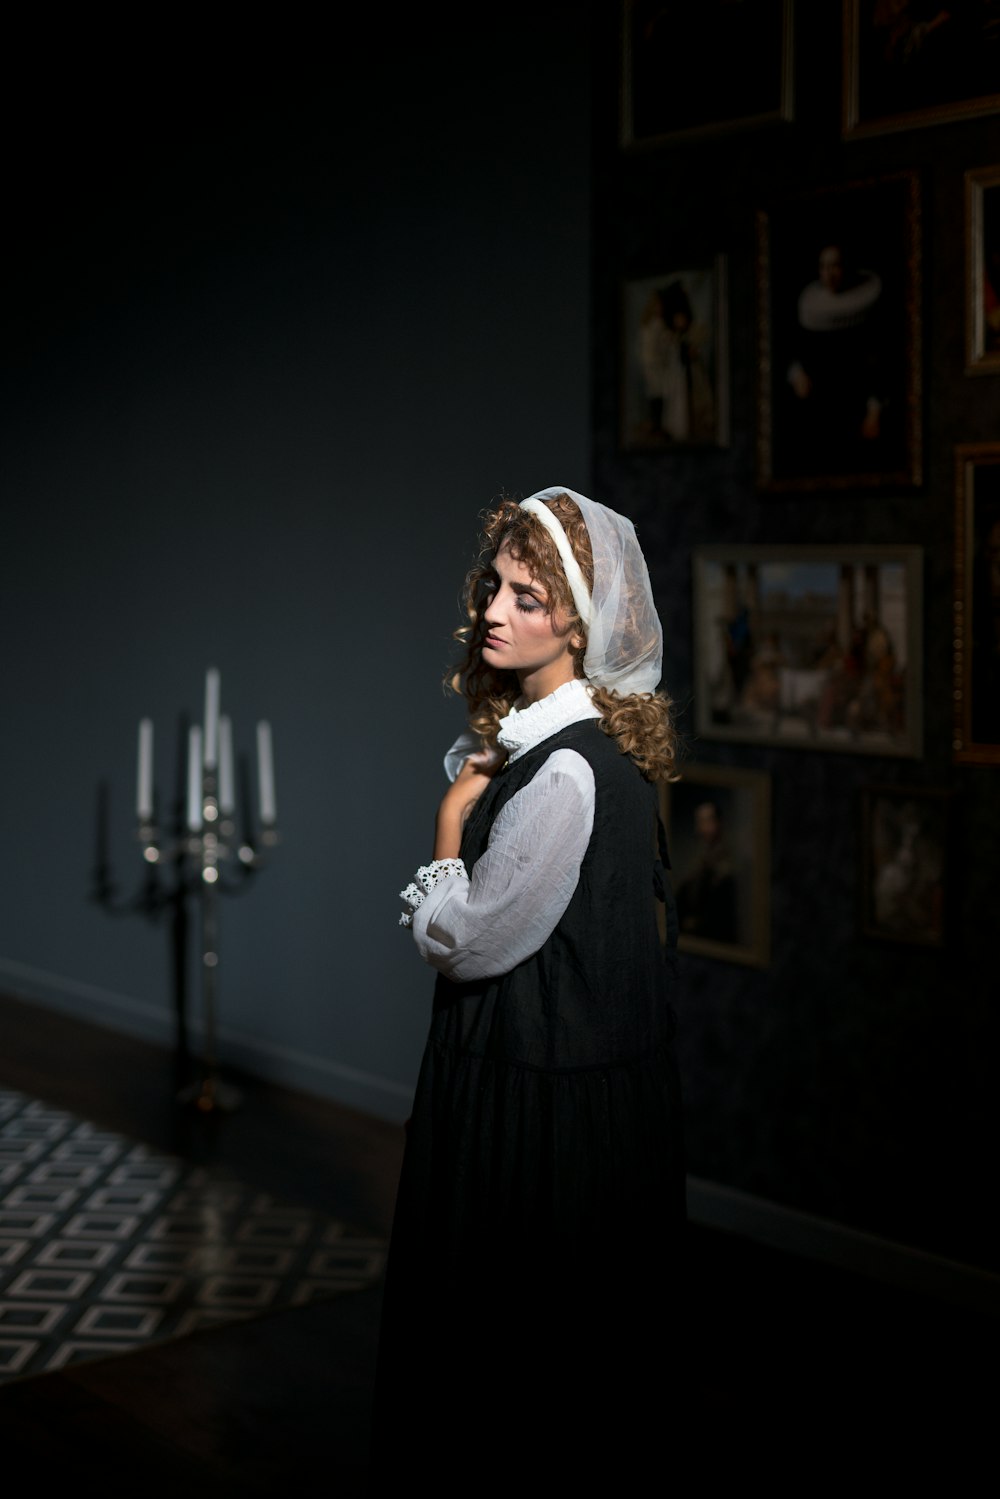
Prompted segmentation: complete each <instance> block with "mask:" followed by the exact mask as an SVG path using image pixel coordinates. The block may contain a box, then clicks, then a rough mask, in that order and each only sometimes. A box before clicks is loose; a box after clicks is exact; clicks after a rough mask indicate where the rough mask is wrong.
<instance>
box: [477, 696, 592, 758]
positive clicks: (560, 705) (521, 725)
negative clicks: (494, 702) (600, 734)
mask: <svg viewBox="0 0 1000 1499" xmlns="http://www.w3.org/2000/svg"><path fill="white" fill-rule="evenodd" d="M520 701H521V700H520V698H519V699H518V702H520ZM600 716H601V715H600V712H599V711H598V709H597V708H595V707H594V704H593V702H592V701H591V696H590V687H589V685H588V683H586V682H584V681H583V680H582V678H580V677H573V679H572V680H571V681H569V682H564V683H563V684H562V686H561V687H557V688H556V690H555V692H550V693H549V695H548V697H543V698H540V699H539V700H538V702H537V703H528V704H527V705H526V706H525V707H520V708H519V707H518V704H517V703H515V704H514V706H513V708H511V710H510V712H509V713H508V714H507V717H506V718H501V720H500V731H499V733H498V734H497V743H498V744H502V745H503V747H504V749H506V750H508V751H509V756H508V758H509V759H510V760H511V761H514V760H517V759H519V758H520V756H521V755H523V754H526V753H527V751H528V750H530V749H534V747H535V745H536V744H541V742H542V740H543V739H548V738H549V737H550V735H552V734H558V732H559V730H560V729H565V728H567V727H568V726H569V725H570V724H571V723H581V722H582V721H583V720H584V719H586V718H600Z"/></svg>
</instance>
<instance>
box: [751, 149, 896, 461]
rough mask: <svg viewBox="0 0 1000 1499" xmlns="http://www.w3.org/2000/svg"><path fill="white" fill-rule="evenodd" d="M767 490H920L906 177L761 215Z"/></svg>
mask: <svg viewBox="0 0 1000 1499" xmlns="http://www.w3.org/2000/svg"><path fill="white" fill-rule="evenodd" d="M757 316H758V324H757V326H758V340H759V351H758V352H759V374H758V388H757V390H758V429H757V478H758V483H759V485H760V486H761V487H762V488H763V489H770V490H790V489H798V490H816V489H838V488H846V487H851V486H865V487H869V486H886V485H892V486H893V487H896V488H900V487H911V486H914V485H916V484H919V483H920V479H921V369H920V357H921V355H920V345H921V338H920V332H921V330H920V189H919V181H918V179H917V176H916V174H915V173H913V172H899V173H895V174H892V175H889V176H885V177H878V178H871V179H868V180H867V181H864V182H854V183H849V184H845V185H843V186H839V187H834V188H823V189H818V190H816V191H812V192H806V193H799V194H795V195H794V196H792V197H789V198H786V199H784V200H783V201H780V202H776V203H773V204H772V205H771V206H770V207H769V208H767V209H766V210H761V211H760V212H759V213H758V215H757Z"/></svg>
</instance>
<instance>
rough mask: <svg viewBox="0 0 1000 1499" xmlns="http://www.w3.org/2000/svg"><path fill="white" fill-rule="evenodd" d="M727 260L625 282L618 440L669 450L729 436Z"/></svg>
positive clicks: (629, 446)
mask: <svg viewBox="0 0 1000 1499" xmlns="http://www.w3.org/2000/svg"><path fill="white" fill-rule="evenodd" d="M725 297H726V292H725V258H724V257H721V256H720V257H718V258H717V259H716V260H715V262H714V263H712V264H710V265H706V266H700V267H697V268H695V269H693V270H691V269H689V270H671V269H666V270H664V271H663V272H661V273H660V274H659V275H652V276H640V277H634V278H632V279H630V280H627V281H626V282H625V285H624V291H623V307H622V371H621V444H622V448H623V449H624V450H625V451H627V452H644V451H645V452H664V451H668V450H670V449H671V448H679V447H697V446H699V445H713V444H714V445H717V446H724V445H725V444H726V443H727V442H728V440H729V389H728V371H727V367H726V366H727V358H726V345H727V338H726V302H725Z"/></svg>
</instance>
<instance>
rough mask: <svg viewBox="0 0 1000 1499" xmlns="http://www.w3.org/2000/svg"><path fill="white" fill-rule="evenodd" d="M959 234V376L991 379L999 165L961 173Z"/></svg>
mask: <svg viewBox="0 0 1000 1499" xmlns="http://www.w3.org/2000/svg"><path fill="white" fill-rule="evenodd" d="M997 29H998V30H1000V17H998V20H997ZM965 236H966V258H965V266H966V271H965V349H966V354H965V372H966V374H967V375H995V374H997V373H1000V166H995V167H982V168H981V169H979V170H978V171H973V172H966V174H965Z"/></svg>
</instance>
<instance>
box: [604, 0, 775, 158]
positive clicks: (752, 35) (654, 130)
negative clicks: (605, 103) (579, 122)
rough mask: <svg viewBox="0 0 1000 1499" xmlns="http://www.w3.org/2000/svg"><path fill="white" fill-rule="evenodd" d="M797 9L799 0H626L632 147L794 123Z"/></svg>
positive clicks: (625, 122) (625, 120) (625, 119)
mask: <svg viewBox="0 0 1000 1499" xmlns="http://www.w3.org/2000/svg"><path fill="white" fill-rule="evenodd" d="M792 16H793V3H792V0H698V4H697V5H692V4H691V3H690V0H622V6H621V44H620V45H621V144H622V146H624V147H626V148H629V149H636V148H638V147H655V146H660V145H663V144H665V143H667V142H670V141H676V140H679V139H684V138H686V137H695V138H697V137H698V136H702V135H712V134H718V133H721V132H724V131H728V130H743V129H747V128H749V127H752V126H757V125H768V124H772V123H775V122H780V121H782V120H790V119H791V118H792V116H793V109H794V106H793V70H792V58H793V39H792Z"/></svg>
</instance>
